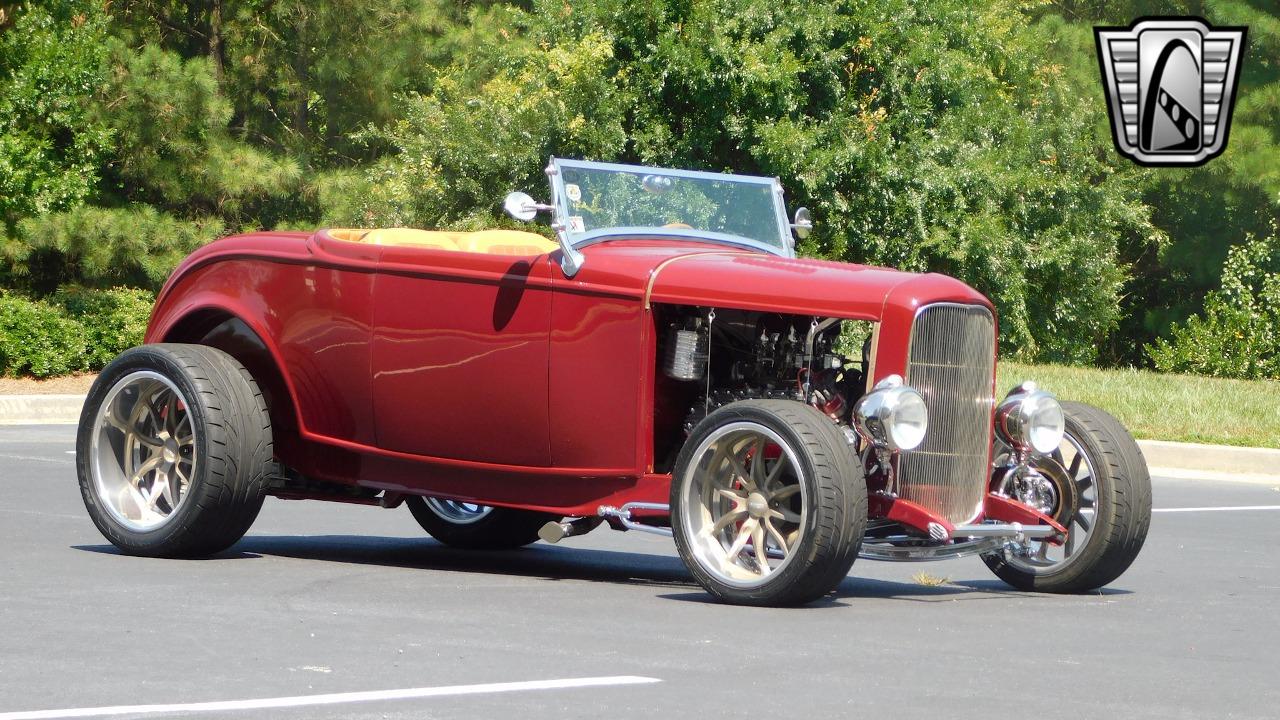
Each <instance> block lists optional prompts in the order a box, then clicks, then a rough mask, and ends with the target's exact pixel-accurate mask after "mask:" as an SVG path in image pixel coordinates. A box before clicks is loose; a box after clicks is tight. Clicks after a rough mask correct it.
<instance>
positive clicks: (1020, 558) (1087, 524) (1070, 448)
mask: <svg viewBox="0 0 1280 720" xmlns="http://www.w3.org/2000/svg"><path fill="white" fill-rule="evenodd" d="M1049 458H1050V459H1052V460H1053V461H1054V463H1056V464H1057V466H1058V467H1055V468H1053V469H1052V470H1048V468H1046V471H1048V472H1059V473H1061V472H1062V471H1065V481H1066V482H1070V483H1072V484H1073V486H1074V487H1073V488H1069V491H1070V492H1072V493H1074V505H1075V507H1073V508H1070V509H1069V510H1068V513H1069V514H1068V516H1067V517H1060V515H1061V514H1062V513H1060V512H1059V511H1060V509H1061V503H1063V502H1066V501H1067V500H1066V499H1065V498H1064V497H1063V495H1064V493H1062V492H1060V491H1059V490H1058V489H1057V488H1056V487H1055V486H1054V484H1053V483H1051V482H1049V481H1048V480H1045V479H1043V478H1041V479H1039V480H1033V481H1032V482H1031V483H1029V484H1028V486H1027V487H1025V488H1024V491H1025V492H1026V493H1027V495H1026V496H1025V497H1026V499H1025V500H1024V502H1027V501H1028V500H1029V501H1030V502H1028V504H1029V505H1032V506H1033V507H1036V508H1037V509H1039V510H1040V511H1042V512H1044V513H1045V514H1047V515H1049V516H1051V517H1054V518H1055V519H1058V521H1059V522H1061V523H1062V525H1063V527H1065V528H1067V539H1066V542H1064V543H1062V544H1060V545H1053V544H1051V543H1048V542H1042V541H1036V540H1033V541H1031V542H1030V543H1029V544H1028V546H1027V549H1026V550H1022V551H1018V552H1010V553H1009V562H1010V563H1011V564H1013V565H1015V566H1018V565H1021V566H1024V567H1026V568H1057V567H1065V566H1066V565H1067V564H1068V563H1070V562H1071V561H1072V560H1073V559H1074V558H1075V557H1076V554H1077V551H1078V550H1079V549H1080V548H1083V547H1084V546H1085V544H1086V543H1087V542H1088V540H1089V535H1090V534H1091V533H1092V532H1093V528H1094V526H1095V525H1096V524H1097V516H1098V488H1097V485H1096V483H1095V481H1094V478H1095V477H1096V473H1095V468H1094V466H1093V462H1092V461H1091V460H1090V459H1089V456H1088V453H1087V452H1086V451H1085V448H1084V445H1083V444H1082V443H1081V441H1080V440H1079V439H1078V438H1076V437H1074V436H1073V435H1072V434H1071V433H1070V432H1067V433H1065V434H1064V435H1063V437H1062V442H1061V443H1060V444H1059V445H1058V449H1057V450H1055V451H1054V452H1053V453H1051V454H1050V455H1049ZM1032 465H1033V466H1034V465H1035V461H1034V460H1033V461H1032ZM1046 465H1047V463H1046ZM1015 496H1017V495H1015ZM1020 499H1021V498H1020Z"/></svg>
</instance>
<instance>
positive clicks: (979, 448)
mask: <svg viewBox="0 0 1280 720" xmlns="http://www.w3.org/2000/svg"><path fill="white" fill-rule="evenodd" d="M994 370H995V320H994V319H993V318H992V317H991V312H990V311H989V310H987V309H986V308H984V307H982V306H980V305H955V304H951V303H939V304H936V305H927V306H925V307H923V308H921V309H920V310H919V311H918V312H917V313H916V318H915V324H914V326H913V327H912V329H911V352H910V356H909V358H908V361H907V383H908V384H909V385H911V386H912V387H914V388H915V389H917V390H919V391H920V394H921V395H923V396H924V402H925V405H926V406H927V407H928V408H929V430H928V432H927V433H925V438H924V442H923V443H922V444H921V445H920V447H918V448H916V449H915V450H912V451H910V452H903V453H902V455H901V457H900V458H899V460H898V496H899V497H901V498H903V499H904V500H910V501H912V502H914V503H917V504H919V505H922V506H924V507H926V508H928V509H930V510H932V511H934V512H936V513H938V514H939V515H942V516H943V517H945V518H946V519H947V520H949V521H951V522H952V523H965V522H968V521H970V520H972V519H973V518H974V517H975V516H976V515H977V514H978V509H979V505H980V504H981V503H982V499H983V497H984V496H985V494H986V488H987V475H988V468H987V463H988V462H989V461H990V458H989V452H990V446H991V413H992V408H993V405H994V402H995V398H994V397H993V396H992V394H991V379H992V373H993V372H994Z"/></svg>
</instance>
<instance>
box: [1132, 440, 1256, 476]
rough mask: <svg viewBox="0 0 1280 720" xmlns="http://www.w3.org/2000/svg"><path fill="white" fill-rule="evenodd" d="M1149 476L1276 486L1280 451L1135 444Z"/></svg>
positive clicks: (1156, 442)
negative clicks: (1220, 479)
mask: <svg viewBox="0 0 1280 720" xmlns="http://www.w3.org/2000/svg"><path fill="white" fill-rule="evenodd" d="M1138 447H1139V448H1140V449H1141V450H1142V455H1143V457H1145V458H1146V460H1147V466H1148V467H1149V468H1150V470H1151V474H1152V475H1162V476H1165V477H1179V478H1190V477H1206V478H1214V479H1216V478H1218V477H1219V476H1223V477H1226V478H1227V479H1233V480H1241V481H1246V482H1262V483H1269V484H1276V483H1280V450H1273V449H1271V448H1255V447H1234V446H1231V445H1205V444H1202V443H1179V442H1169V441H1167V440H1139V441H1138Z"/></svg>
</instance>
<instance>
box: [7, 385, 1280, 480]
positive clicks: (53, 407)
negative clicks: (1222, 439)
mask: <svg viewBox="0 0 1280 720" xmlns="http://www.w3.org/2000/svg"><path fill="white" fill-rule="evenodd" d="M84 400H85V396H84V395H0V425H74V424H76V423H77V422H79V421H80V409H81V408H82V407H84ZM1138 447H1139V448H1140V449H1141V450H1142V455H1143V457H1145V458H1146V461H1147V465H1148V467H1149V468H1150V470H1151V474H1152V475H1159V476H1163V477H1174V478H1186V479H1225V480H1239V481H1243V482H1260V483H1266V484H1275V483H1280V450H1273V449H1270V448H1253V447H1234V446H1231V445H1204V444H1201V443H1179V442H1168V441H1166V440H1139V441H1138Z"/></svg>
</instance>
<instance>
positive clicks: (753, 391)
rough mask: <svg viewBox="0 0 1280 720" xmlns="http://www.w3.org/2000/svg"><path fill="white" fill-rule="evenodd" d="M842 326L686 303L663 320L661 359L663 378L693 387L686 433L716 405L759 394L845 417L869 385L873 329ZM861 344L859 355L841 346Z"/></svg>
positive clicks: (844, 420)
mask: <svg viewBox="0 0 1280 720" xmlns="http://www.w3.org/2000/svg"><path fill="white" fill-rule="evenodd" d="M845 325H846V323H842V322H841V321H840V320H838V319H835V318H813V317H800V316H794V315H779V314H776V313H760V312H748V311H742V310H726V309H719V308H717V309H710V310H707V309H695V308H687V309H683V312H681V313H680V315H679V316H678V317H675V318H671V319H670V321H669V323H668V324H667V332H666V334H665V337H664V338H662V342H661V343H660V347H659V360H660V363H661V368H662V372H663V373H664V375H665V376H666V377H667V378H669V379H671V380H673V381H676V382H678V383H680V384H681V385H685V386H692V387H695V388H696V390H695V391H694V392H691V393H688V394H690V395H692V398H691V399H692V400H693V402H692V403H690V405H689V406H687V407H688V412H687V415H686V417H685V419H684V422H683V428H684V432H685V434H688V433H689V432H690V431H691V430H692V429H693V427H694V425H696V424H697V423H698V422H699V421H701V420H702V418H704V417H706V415H707V414H708V413H710V412H712V411H714V410H715V409H716V408H718V407H721V406H723V405H726V404H728V403H731V402H735V401H738V400H746V399H758V398H777V399H787V400H796V401H799V402H805V403H808V404H810V405H812V406H814V407H816V408H818V409H819V410H821V411H822V412H824V413H826V414H827V415H829V416H830V417H831V418H832V419H833V420H835V421H837V422H839V423H847V422H848V421H849V413H850V409H851V408H852V407H853V403H854V401H856V400H857V399H858V397H860V396H861V395H862V393H863V392H864V390H865V387H866V369H867V360H868V357H867V356H868V354H869V351H870V335H869V333H866V335H867V336H866V338H865V339H864V338H853V337H851V336H849V335H848V334H846V335H845V336H843V337H842V330H844V329H846V328H845V327H844V326H845ZM858 340H861V341H862V342H861V343H858V342H857V341H858ZM858 344H860V345H861V349H862V353H861V357H858V358H856V359H851V358H850V357H848V356H847V355H845V354H843V353H842V352H840V348H841V347H842V346H844V347H848V346H853V347H857V346H858ZM686 392H688V391H686Z"/></svg>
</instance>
